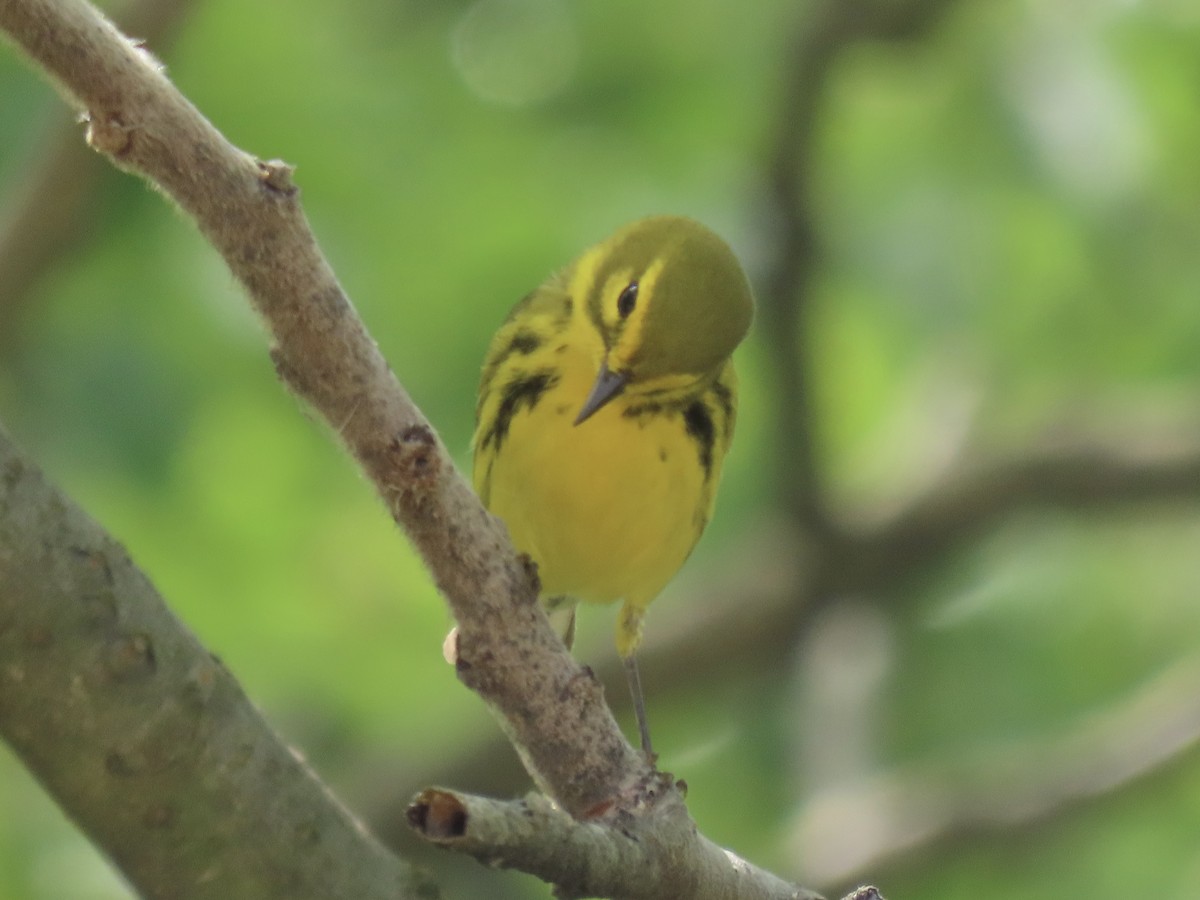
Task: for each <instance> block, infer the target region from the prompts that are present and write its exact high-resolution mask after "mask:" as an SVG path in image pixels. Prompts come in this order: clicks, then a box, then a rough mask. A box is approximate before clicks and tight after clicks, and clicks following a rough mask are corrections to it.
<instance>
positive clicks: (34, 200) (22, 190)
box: [0, 0, 194, 360]
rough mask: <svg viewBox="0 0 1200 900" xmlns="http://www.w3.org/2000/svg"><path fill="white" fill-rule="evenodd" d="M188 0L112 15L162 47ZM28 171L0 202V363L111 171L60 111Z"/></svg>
mask: <svg viewBox="0 0 1200 900" xmlns="http://www.w3.org/2000/svg"><path fill="white" fill-rule="evenodd" d="M193 2H194V0H137V2H135V3H133V4H131V5H130V6H129V7H128V8H126V9H123V10H120V11H118V12H117V14H116V18H117V20H118V21H120V22H121V23H122V24H123V25H124V26H125V29H126V31H128V33H129V34H132V35H134V36H136V37H137V38H139V39H141V40H143V41H144V42H146V43H147V44H153V45H154V46H155V47H157V48H160V50H161V48H163V47H164V46H166V45H168V44H170V43H171V41H172V40H173V39H174V37H175V35H176V33H177V32H178V29H179V26H180V25H181V24H182V23H183V20H184V18H185V16H186V15H187V13H188V12H189V11H190V10H191V8H192V6H193ZM55 118H56V119H57V120H58V121H55V122H54V124H53V125H52V126H51V127H50V128H49V129H48V133H47V134H46V136H45V137H44V139H43V140H42V146H40V147H39V148H37V152H36V153H35V154H33V156H32V158H31V159H30V161H29V163H28V166H27V168H26V171H24V172H22V173H20V174H19V175H18V176H17V177H16V178H14V179H13V185H14V186H13V187H12V188H11V190H12V196H11V197H9V198H8V199H7V200H6V201H5V202H3V203H0V210H2V211H3V212H2V213H0V284H2V285H4V290H3V292H0V360H2V359H3V358H4V357H6V356H8V355H9V354H11V353H12V351H13V349H14V345H15V344H16V342H17V341H19V339H20V335H21V323H22V320H23V319H24V317H25V314H26V312H27V310H28V307H29V302H30V299H31V295H32V293H33V289H34V287H35V285H36V284H37V282H38V281H39V280H40V279H41V277H42V275H43V274H45V272H46V271H48V270H49V269H50V268H51V267H52V266H53V265H54V263H55V262H56V261H57V260H59V259H61V258H62V257H63V255H64V254H66V253H67V252H69V251H70V250H72V249H73V248H74V247H75V246H76V245H77V244H78V243H80V242H81V241H82V240H83V239H85V238H86V237H87V236H89V234H90V233H91V231H92V228H93V225H94V220H95V217H96V214H97V213H98V212H99V211H100V210H99V206H98V205H97V204H95V203H89V200H91V199H93V198H94V197H95V194H96V189H97V186H98V185H99V183H100V181H101V178H102V177H103V176H104V175H106V174H108V173H109V172H111V169H110V168H109V167H107V166H105V165H104V164H103V163H102V162H101V160H99V159H97V158H96V156H95V154H92V153H88V152H87V149H86V148H85V147H83V146H82V145H81V143H80V141H79V131H80V126H79V123H78V122H75V121H72V120H70V118H69V116H68V115H67V114H66V113H65V112H62V113H61V115H60V116H56V117H55Z"/></svg>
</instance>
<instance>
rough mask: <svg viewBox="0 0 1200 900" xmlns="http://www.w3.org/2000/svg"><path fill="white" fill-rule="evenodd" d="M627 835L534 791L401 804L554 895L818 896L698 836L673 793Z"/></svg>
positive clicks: (458, 846) (635, 899)
mask: <svg viewBox="0 0 1200 900" xmlns="http://www.w3.org/2000/svg"><path fill="white" fill-rule="evenodd" d="M645 816H646V818H645V819H644V823H646V824H649V823H650V822H653V825H652V827H649V828H645V827H642V824H643V823H639V824H638V827H637V829H636V834H635V833H632V832H627V831H624V830H622V829H621V828H619V827H618V828H609V827H605V826H600V825H596V824H591V823H588V822H579V821H577V820H575V819H572V818H571V817H570V816H568V815H567V814H566V813H564V812H563V811H562V810H561V809H559V808H558V807H556V806H555V805H554V804H553V803H551V802H549V801H548V800H547V799H546V798H545V797H543V796H541V795H538V794H530V795H528V796H527V797H525V799H523V800H515V801H499V800H490V799H488V798H486V797H476V796H473V795H470V794H463V793H458V792H455V791H447V790H441V789H435V788H429V789H426V790H424V791H422V792H421V793H420V794H419V795H418V796H417V797H416V798H414V800H413V802H412V804H411V805H410V806H409V808H408V821H409V824H410V825H411V826H412V828H413V829H414V830H416V831H417V832H418V833H419V834H420V835H421V836H423V837H424V838H425V839H427V840H429V841H431V842H433V843H435V844H437V845H439V846H442V847H447V848H450V849H454V850H458V851H460V852H463V853H467V854H469V855H470V856H473V857H475V859H477V860H479V862H481V863H483V864H484V865H487V866H499V867H502V868H515V869H519V870H520V871H522V872H531V873H533V874H535V875H537V876H538V877H540V878H542V879H543V880H544V881H546V882H548V883H550V884H553V885H555V895H556V896H558V897H561V898H575V897H596V896H605V897H619V898H621V900H658V898H660V897H662V896H663V893H662V886H663V885H665V884H669V885H671V889H672V892H671V896H673V897H700V896H703V897H720V898H737V900H820V898H819V897H818V895H816V894H814V893H812V892H810V891H806V890H804V889H803V888H798V887H796V886H795V885H792V884H787V883H786V882H784V881H782V880H781V879H778V878H776V877H775V876H773V875H769V874H767V873H764V872H762V871H760V870H757V869H754V868H753V867H752V866H750V865H749V864H748V863H746V862H745V861H744V860H742V859H739V858H738V857H737V856H735V855H734V854H732V853H730V852H729V851H727V850H722V849H721V848H720V847H718V846H717V845H716V844H713V843H712V842H711V841H709V840H708V839H707V838H705V837H703V836H702V835H700V834H698V833H697V832H696V830H695V828H694V827H693V826H692V824H691V821H690V819H689V818H688V815H687V811H686V810H685V809H684V808H683V803H682V800H681V799H680V798H679V795H678V794H674V793H673V794H671V795H669V796H668V797H665V798H663V799H662V800H661V801H660V802H652V804H651V805H650V806H649V807H648V808H647V809H646V810H645Z"/></svg>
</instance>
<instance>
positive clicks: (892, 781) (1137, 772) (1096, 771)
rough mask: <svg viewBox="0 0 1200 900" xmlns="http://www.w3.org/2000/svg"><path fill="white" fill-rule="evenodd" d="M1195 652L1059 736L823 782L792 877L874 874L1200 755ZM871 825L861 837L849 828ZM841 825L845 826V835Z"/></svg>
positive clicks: (1046, 817) (1199, 677)
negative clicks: (952, 761)
mask: <svg viewBox="0 0 1200 900" xmlns="http://www.w3.org/2000/svg"><path fill="white" fill-rule="evenodd" d="M1198 683H1200V657H1189V658H1184V659H1181V660H1178V661H1176V662H1175V663H1173V664H1171V665H1169V666H1167V667H1166V668H1165V669H1164V670H1163V671H1162V672H1160V673H1158V674H1157V675H1155V676H1154V677H1152V678H1150V679H1148V680H1147V681H1146V682H1145V683H1144V684H1141V685H1139V686H1137V687H1136V688H1134V689H1133V690H1131V691H1130V693H1129V695H1128V696H1127V697H1122V698H1119V699H1118V700H1116V701H1114V702H1113V703H1112V704H1111V705H1110V706H1108V707H1107V708H1105V709H1102V710H1099V711H1097V712H1095V713H1093V714H1090V715H1087V716H1084V717H1082V718H1081V719H1080V721H1078V722H1077V723H1074V724H1072V725H1071V726H1069V727H1067V728H1066V729H1064V731H1063V732H1062V733H1061V734H1057V735H1054V736H1052V737H1049V738H1037V739H1030V740H1026V741H1020V742H1014V743H1011V744H1009V745H1008V746H1005V747H1003V748H1001V749H999V750H995V749H992V750H989V751H987V752H986V753H985V754H984V755H983V756H982V758H979V759H976V760H974V761H972V762H971V763H969V764H966V765H959V766H958V767H957V769H955V770H953V771H951V770H949V769H948V767H946V766H939V767H938V768H936V769H931V768H928V767H925V768H922V769H920V770H917V769H914V768H909V769H906V770H903V771H898V772H893V773H885V774H882V775H878V776H875V777H872V778H870V779H867V780H864V781H861V782H853V783H850V784H843V785H833V786H828V787H827V789H826V790H823V791H819V792H818V793H817V794H816V796H814V797H813V798H812V799H811V800H810V801H809V802H808V803H807V804H806V805H805V807H804V809H803V810H802V811H801V813H800V815H799V816H798V817H797V821H796V823H795V824H794V826H793V828H792V837H791V839H790V844H791V846H792V847H793V848H794V849H795V854H796V859H797V860H798V861H799V863H798V865H797V867H796V871H798V872H802V873H803V875H804V877H806V878H812V879H814V880H816V881H818V882H821V883H827V882H837V881H845V880H847V879H851V878H854V877H857V876H860V875H861V874H862V873H864V872H869V871H878V870H879V869H880V867H881V866H884V865H886V864H887V863H888V861H889V860H891V859H895V858H896V857H898V856H899V855H900V854H911V853H913V852H915V851H916V850H918V849H920V850H924V851H929V850H930V849H931V848H932V847H934V846H935V845H960V844H961V843H962V842H964V841H969V840H971V839H973V838H978V837H979V836H980V835H990V834H994V833H995V831H997V830H998V829H1003V830H1008V831H1015V830H1020V831H1021V833H1023V834H1025V835H1026V836H1028V830H1029V829H1030V828H1032V827H1034V826H1035V825H1037V824H1038V823H1039V822H1046V821H1050V820H1052V819H1053V818H1054V817H1055V816H1058V815H1061V814H1063V813H1064V812H1065V811H1067V810H1070V809H1073V808H1075V807H1078V806H1079V805H1080V804H1082V803H1084V802H1087V801H1089V800H1094V799H1095V798H1097V797H1101V796H1104V795H1106V794H1110V793H1112V792H1113V791H1115V790H1118V789H1120V788H1126V787H1129V786H1130V785H1131V784H1133V783H1135V782H1139V781H1141V780H1143V779H1145V778H1147V777H1149V776H1151V775H1153V774H1156V773H1160V772H1163V771H1165V770H1166V769H1167V767H1169V766H1170V765H1171V764H1172V763H1175V762H1178V761H1179V760H1181V759H1183V758H1184V757H1187V756H1189V755H1190V756H1195V754H1196V753H1197V751H1198V750H1200V694H1198V693H1197V691H1196V685H1197V684H1198ZM864 819H867V820H870V821H871V822H875V823H878V824H879V826H880V827H879V828H878V829H876V830H873V831H872V832H871V833H870V834H869V835H865V834H864V833H863V832H862V829H861V828H859V827H857V823H859V822H861V821H863V820H864ZM843 829H844V831H843Z"/></svg>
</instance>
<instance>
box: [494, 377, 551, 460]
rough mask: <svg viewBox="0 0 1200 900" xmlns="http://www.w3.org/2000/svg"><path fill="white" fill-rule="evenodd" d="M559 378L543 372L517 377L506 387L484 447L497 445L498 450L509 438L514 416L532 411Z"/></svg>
mask: <svg viewBox="0 0 1200 900" xmlns="http://www.w3.org/2000/svg"><path fill="white" fill-rule="evenodd" d="M558 379H559V376H558V375H557V374H556V373H555V372H553V371H551V370H541V371H538V372H529V373H524V374H521V375H517V376H516V377H515V378H513V379H512V381H510V382H508V384H506V385H505V386H504V392H503V395H502V397H501V398H500V406H499V408H498V409H497V410H496V418H495V421H493V422H492V427H491V428H489V429H488V433H487V434H486V435H484V437H483V444H482V446H484V447H488V446H492V445H495V448H496V449H497V450H498V449H499V448H500V445H501V444H502V443H504V439H505V437H507V436H508V426H509V425H510V424H512V420H513V416H515V415H516V414H517V413H518V412H520V411H521V409H522V408H525V409H530V410H532V409H533V408H534V407H535V406H537V403H538V401H539V400H541V399H542V395H543V394H544V393H546V391H548V390H549V389H550V388H552V387H554V385H556V384H558Z"/></svg>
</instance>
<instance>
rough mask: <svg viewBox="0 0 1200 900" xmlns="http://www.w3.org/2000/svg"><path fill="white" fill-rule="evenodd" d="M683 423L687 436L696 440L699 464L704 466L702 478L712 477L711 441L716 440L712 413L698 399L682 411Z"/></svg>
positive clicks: (706, 479)
mask: <svg viewBox="0 0 1200 900" xmlns="http://www.w3.org/2000/svg"><path fill="white" fill-rule="evenodd" d="M683 424H684V427H685V428H687V433H688V437H690V438H691V439H692V440H694V441H695V442H696V449H697V450H698V451H699V453H700V465H701V466H703V467H704V480H705V481H708V479H709V478H711V477H712V468H713V443H714V442H715V441H716V436H717V435H716V429H714V428H713V420H712V414H711V413H709V411H708V407H707V406H705V405H704V403H703V402H702V401H700V400H696V401H693V402H692V403H691V404H690V405H689V406H688V408H687V409H685V410H684V411H683Z"/></svg>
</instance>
